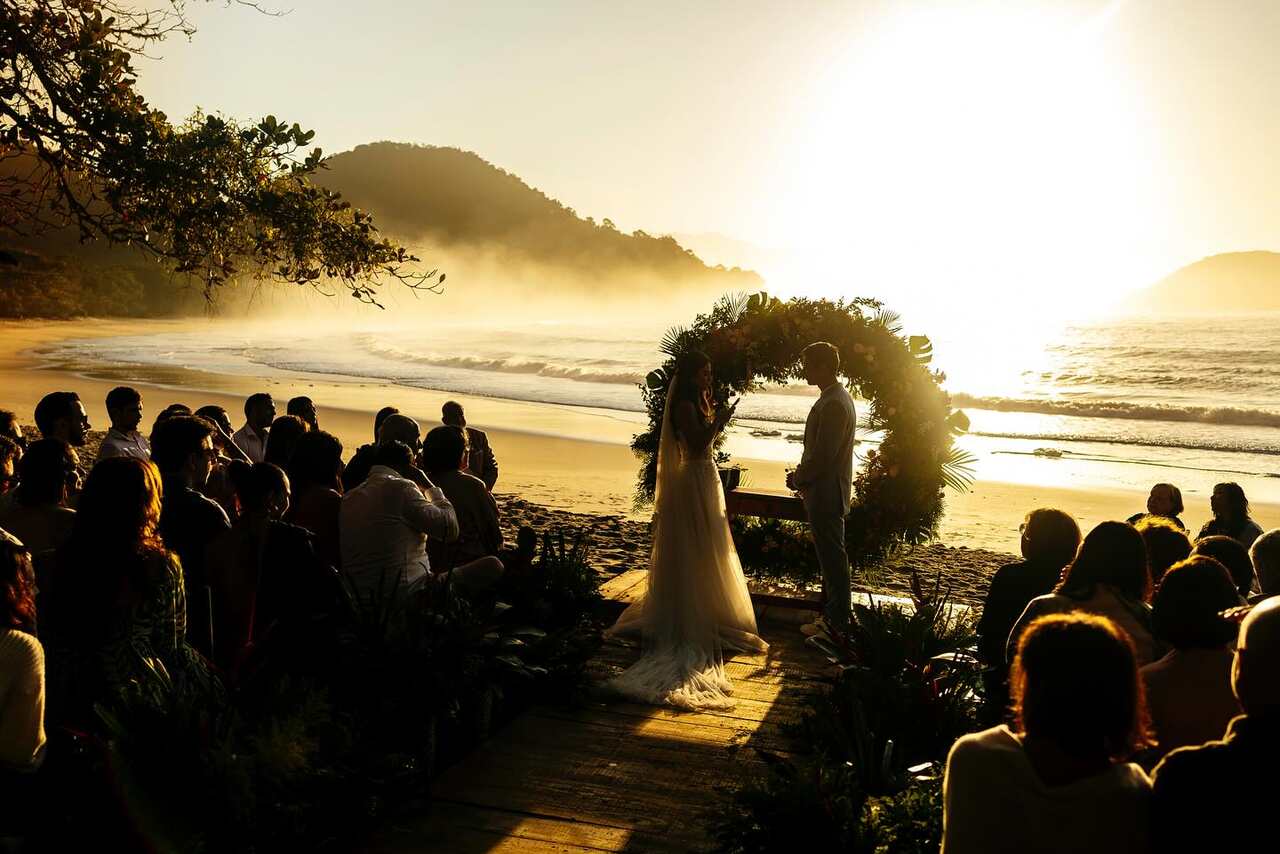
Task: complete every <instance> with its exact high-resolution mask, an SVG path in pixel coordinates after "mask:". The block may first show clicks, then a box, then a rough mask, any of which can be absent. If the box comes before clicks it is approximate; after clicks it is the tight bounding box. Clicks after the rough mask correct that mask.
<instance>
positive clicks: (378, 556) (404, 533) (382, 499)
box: [338, 416, 458, 605]
mask: <svg viewBox="0 0 1280 854" xmlns="http://www.w3.org/2000/svg"><path fill="white" fill-rule="evenodd" d="M393 417H395V416H393ZM388 420H389V419H388ZM338 519H339V538H340V542H341V543H342V572H343V574H344V575H346V577H347V578H348V579H349V580H350V582H351V584H352V587H353V588H354V591H355V594H356V597H357V600H358V601H359V602H360V603H361V605H365V604H367V603H381V602H382V601H384V599H385V597H387V596H391V595H399V594H401V593H403V592H405V591H407V590H409V589H410V588H412V587H414V586H416V585H419V584H421V583H423V581H424V580H425V579H426V578H427V574H428V572H429V571H430V561H429V560H428V558H427V537H435V538H438V539H441V540H445V541H451V540H455V539H457V538H458V517H457V515H456V514H455V513H454V510H453V505H452V504H450V503H449V499H448V498H445V495H444V492H442V491H441V490H440V489H438V488H437V487H436V486H435V485H434V484H432V483H431V481H429V480H428V479H427V477H426V475H425V474H423V473H422V471H421V470H420V469H419V468H418V467H417V465H416V464H415V462H414V454H413V452H412V451H411V450H410V449H409V446H408V445H406V444H404V443H403V442H399V441H391V442H384V443H382V444H380V445H379V446H378V455H377V456H376V457H375V458H374V465H373V468H372V469H371V470H370V471H369V476H368V477H367V478H365V481H364V483H362V484H360V485H359V486H357V487H356V488H355V489H353V490H351V491H350V492H347V493H345V494H344V495H343V496H342V507H341V508H340V510H339V515H338Z"/></svg>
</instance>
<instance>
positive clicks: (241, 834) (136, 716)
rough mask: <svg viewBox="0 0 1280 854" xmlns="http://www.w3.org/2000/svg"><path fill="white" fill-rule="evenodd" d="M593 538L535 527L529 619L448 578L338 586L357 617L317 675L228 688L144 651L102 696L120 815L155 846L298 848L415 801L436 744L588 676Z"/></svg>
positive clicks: (278, 667)
mask: <svg viewBox="0 0 1280 854" xmlns="http://www.w3.org/2000/svg"><path fill="white" fill-rule="evenodd" d="M588 554H589V548H588V541H587V538H586V536H585V535H580V536H578V537H576V538H575V539H574V540H573V542H572V544H568V543H566V541H565V537H564V536H563V535H562V534H560V533H558V532H557V533H555V534H548V535H546V536H544V538H543V552H542V555H541V558H540V560H539V563H538V567H537V569H538V573H537V577H538V578H539V579H540V581H539V583H538V584H537V585H536V588H535V592H536V594H537V596H538V601H540V602H543V603H546V608H545V609H544V610H543V611H542V614H543V616H544V617H545V618H546V619H545V621H543V622H542V623H541V624H539V623H538V621H536V620H534V619H532V616H531V615H532V613H533V611H534V610H535V609H533V608H530V607H527V603H522V604H520V605H517V606H516V607H512V606H511V605H508V604H506V603H503V602H500V601H496V600H494V599H492V598H489V599H485V598H482V597H481V598H472V599H466V598H463V597H462V596H460V595H458V594H457V593H456V592H455V591H454V589H453V587H452V585H450V584H449V583H447V581H446V579H445V578H444V577H437V578H435V579H432V580H429V581H428V583H426V584H423V585H421V586H418V587H416V588H415V589H414V590H412V591H410V592H408V593H407V594H406V593H403V592H401V588H400V584H399V581H400V578H399V576H398V575H397V576H391V575H389V576H388V577H387V578H385V579H383V582H382V583H381V584H379V585H378V587H377V589H375V590H372V591H369V592H368V593H367V594H365V595H356V594H355V593H354V591H348V592H349V594H350V595H351V598H352V599H353V603H354V606H355V607H354V608H353V615H354V617H353V621H352V622H351V623H350V624H349V625H346V626H344V627H342V628H341V629H340V630H339V635H340V641H341V642H340V643H337V644H336V645H335V648H336V650H337V651H336V653H335V655H334V657H333V659H332V660H331V661H328V662H327V666H326V667H325V668H324V670H323V672H322V673H321V674H320V675H319V676H318V677H317V678H316V681H315V682H310V681H305V680H300V679H296V678H294V677H292V676H290V675H288V674H290V673H291V668H290V662H289V661H270V662H267V663H266V664H265V665H264V666H263V667H261V668H260V669H258V670H256V671H254V673H253V674H251V675H250V676H249V677H248V678H247V679H246V680H242V681H241V682H240V683H239V684H238V685H237V686H236V691H235V692H234V693H233V694H231V695H230V696H226V695H224V694H223V692H222V691H221V690H220V689H219V683H217V682H216V681H215V680H211V679H209V678H208V677H207V674H205V673H204V672H203V671H202V670H200V669H199V668H195V669H193V670H192V672H191V673H190V674H188V673H186V672H184V673H183V674H180V675H179V676H178V677H176V678H171V677H170V675H169V673H168V672H166V671H165V669H164V667H163V665H160V664H158V663H156V662H148V663H147V665H146V667H145V668H143V669H142V671H141V676H140V678H138V679H137V680H136V681H135V682H133V683H132V684H130V685H129V686H127V687H126V688H125V690H123V691H122V692H120V693H119V696H117V697H115V698H113V699H112V700H111V701H110V702H105V703H102V704H100V705H99V706H98V707H97V710H98V714H99V717H100V719H101V720H102V723H103V736H104V740H105V742H106V744H107V759H108V764H109V766H110V767H109V769H108V771H109V773H108V774H106V775H105V776H107V777H109V778H110V779H112V780H115V781H118V783H117V789H118V790H117V791H116V793H115V795H116V799H118V800H119V802H120V803H121V804H122V805H123V807H124V809H125V811H126V817H127V819H128V820H129V823H130V824H131V825H132V826H135V827H137V828H139V832H140V833H142V834H143V835H144V836H145V837H146V838H147V840H148V841H149V842H150V843H152V844H153V845H154V846H155V847H156V848H157V849H159V850H184V851H188V850H189V851H251V850H300V849H302V848H307V847H317V846H319V845H320V844H321V843H325V842H327V843H330V844H331V843H333V842H334V841H335V840H346V841H349V840H351V839H352V838H353V836H354V835H358V834H359V833H360V832H361V831H362V830H363V829H365V828H367V827H368V826H369V824H370V822H372V821H376V820H377V819H379V818H381V817H382V816H383V815H385V814H386V813H387V812H388V811H391V810H396V809H401V808H406V807H410V806H413V805H414V804H415V802H420V801H421V800H422V799H423V798H425V797H426V791H427V786H426V784H427V782H428V780H429V778H430V776H431V774H432V772H433V770H434V769H435V768H436V767H439V756H441V755H442V756H444V757H445V758H446V759H454V758H457V757H460V756H461V755H464V754H465V753H466V752H468V751H469V750H471V749H472V748H474V746H475V745H476V743H477V742H478V741H479V740H480V739H483V738H484V737H486V735H487V733H488V732H489V731H490V728H491V726H492V724H493V721H494V719H495V717H497V716H499V715H510V714H514V713H515V711H517V710H518V709H519V708H520V707H521V706H520V705H518V703H527V702H532V701H535V700H539V699H543V698H546V697H550V696H554V697H557V698H561V699H563V698H566V697H572V696H573V695H575V694H580V693H581V692H582V690H583V688H584V682H585V676H584V670H585V665H586V662H587V660H588V659H589V658H590V657H591V656H592V655H593V654H594V652H595V650H596V649H597V648H598V647H599V643H600V627H599V625H598V623H597V622H596V621H595V618H594V615H593V613H592V611H593V609H594V606H595V604H596V603H597V602H598V600H599V581H598V577H597V575H596V573H595V572H594V571H592V570H591V569H590V567H589V565H588V563H587V556H588ZM276 649H283V647H277V648H276ZM268 654H270V653H268ZM277 654H278V653H277ZM281 674H285V675H281Z"/></svg>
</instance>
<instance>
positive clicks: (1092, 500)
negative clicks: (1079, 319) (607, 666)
mask: <svg viewBox="0 0 1280 854" xmlns="http://www.w3.org/2000/svg"><path fill="white" fill-rule="evenodd" d="M209 322H210V321H205V320H201V319H194V320H162V321H133V320H93V319H85V320H77V321H47V322H46V321H9V322H4V323H0V336H2V337H0V389H3V390H2V391H0V407H2V408H7V409H12V410H13V411H15V412H16V413H18V415H19V417H20V419H22V420H23V422H24V423H26V424H30V419H31V412H32V410H33V408H34V406H35V403H36V401H38V400H39V399H40V397H41V396H43V395H44V394H46V393H48V392H49V391H53V390H58V389H67V390H73V391H76V392H78V393H79V394H80V396H81V398H82V399H83V400H84V403H85V406H86V408H87V409H88V412H89V416H90V419H91V421H92V422H93V425H94V428H95V429H103V428H105V427H106V426H107V417H106V412H105V409H104V406H103V402H102V401H103V399H104V397H105V395H106V392H107V391H108V390H109V389H110V388H111V387H113V386H115V385H119V384H122V383H128V384H130V385H133V386H135V387H137V388H139V390H141V391H142V392H143V396H144V402H145V406H146V411H147V415H146V416H145V417H144V425H149V424H150V421H151V419H152V417H153V416H154V414H155V413H156V412H157V411H159V410H160V409H161V408H163V407H164V406H165V405H167V404H169V403H172V402H175V401H181V402H184V403H187V404H188V405H190V406H192V407H193V408H194V407H196V406H201V405H205V404H210V403H216V404H218V405H221V406H224V407H226V408H227V410H228V411H229V412H230V413H231V414H232V420H233V422H235V423H236V424H237V426H238V425H239V423H241V418H240V413H241V412H242V407H243V401H244V398H245V397H246V396H247V395H248V394H250V393H252V392H255V391H268V392H270V393H272V394H273V395H274V396H275V398H276V401H277V407H278V408H279V409H280V410H281V411H283V408H284V403H285V401H286V400H287V399H288V398H289V397H291V396H293V395H296V394H306V395H309V396H310V397H312V398H313V399H314V400H315V402H316V404H317V407H318V410H319V415H320V420H321V425H322V427H323V428H324V429H325V430H328V431H329V432H332V433H334V434H335V435H337V436H338V438H339V439H341V441H342V442H343V445H344V447H345V449H346V453H347V454H348V455H349V454H350V453H352V452H353V451H354V450H355V448H356V447H358V446H359V445H360V444H363V443H366V442H368V441H370V440H371V439H372V420H373V413H374V412H375V411H376V410H377V409H379V408H380V407H382V406H385V405H387V404H392V405H395V406H398V407H399V408H400V409H401V410H402V411H404V412H405V413H407V414H409V415H412V416H413V417H415V418H417V419H419V421H421V422H422V424H423V426H424V429H429V428H430V427H433V426H435V425H436V424H438V423H439V413H440V405H441V404H442V403H443V402H444V401H445V400H446V399H450V398H453V399H457V400H459V401H460V402H461V403H462V404H463V405H464V406H465V407H466V411H467V417H468V421H469V423H471V424H472V425H474V426H476V427H479V428H481V429H483V430H485V431H486V432H487V433H488V435H489V441H490V444H491V445H492V447H493V448H494V450H495V453H496V455H497V459H498V464H499V471H500V477H499V480H498V484H497V487H496V489H495V493H496V494H497V496H498V498H499V501H500V504H501V506H502V508H503V510H504V513H505V515H506V517H507V518H506V523H507V524H508V526H509V527H510V528H511V529H512V531H514V528H515V527H517V526H518V525H520V524H526V523H527V524H533V525H534V526H535V527H538V528H544V527H547V526H548V525H551V526H562V527H565V528H568V529H590V531H591V533H592V539H593V553H594V555H595V558H596V564H597V566H598V568H599V569H601V570H602V571H605V572H610V573H612V572H617V571H622V570H625V569H633V568H642V567H643V566H644V563H645V561H646V559H647V556H648V548H649V546H648V531H647V524H646V520H647V513H646V512H645V511H644V510H643V509H641V510H637V509H636V508H634V507H633V505H632V490H633V488H634V483H635V476H636V470H637V466H638V461H637V460H636V459H635V458H634V457H633V456H632V454H631V452H630V450H629V448H628V443H629V441H630V439H631V436H632V434H633V433H634V432H636V431H637V429H638V428H639V426H640V422H639V418H638V416H635V415H634V414H633V413H620V412H617V411H613V410H603V409H590V408H585V407H575V406H567V405H556V404H541V403H525V402H519V401H509V400H498V399H494V398H488V397H467V396H462V395H456V394H446V393H444V392H436V391H430V390H426V389H420V388H409V387H405V386H401V385H396V386H388V385H384V384H380V383H374V382H368V381H355V380H350V379H346V378H341V377H334V376H331V375H313V374H306V373H301V372H297V373H296V374H293V375H289V376H279V375H272V376H268V377H264V378H260V379H259V378H254V377H249V376H243V375H230V374H220V373H213V372H208V371H201V370H198V369H197V368H196V367H195V366H187V367H174V368H162V367H156V366H145V367H144V366H135V365H127V364H126V365H101V364H87V363H84V364H79V363H71V362H66V361H60V362H53V361H50V360H48V359H47V358H44V357H42V355H41V352H40V351H41V349H42V348H44V347H48V346H50V345H51V344H53V343H55V342H58V341H61V340H65V339H69V338H78V339H85V338H94V337H102V336H119V335H138V334H148V333H152V332H161V331H163V332H170V333H172V332H175V331H181V332H182V333H183V334H191V335H199V334H200V332H201V329H202V328H208V327H207V326H206V324H208V323H209ZM795 452H796V456H797V458H798V456H799V453H800V448H799V446H798V445H797V446H796V449H795ZM735 462H736V463H739V464H741V465H742V466H744V467H745V468H746V469H747V475H746V479H745V482H746V483H748V484H754V485H761V486H773V485H777V484H780V483H781V482H782V480H783V478H784V468H785V465H786V464H785V463H783V462H779V461H776V460H759V459H751V458H749V457H735ZM1026 464H1027V465H1029V466H1030V465H1052V462H1046V461H1040V460H1034V461H1032V460H1028V461H1027V463H1026ZM1187 498H1188V501H1187V503H1188V508H1187V512H1186V513H1185V514H1184V516H1183V519H1184V521H1185V522H1186V523H1187V524H1188V526H1189V527H1191V529H1192V530H1196V529H1197V528H1198V526H1199V525H1200V524H1201V523H1202V522H1203V521H1205V520H1206V519H1207V518H1208V506H1207V503H1208V502H1207V500H1205V499H1204V498H1203V497H1198V496H1197V497H1193V496H1188V497H1187ZM1145 499H1146V496H1145V493H1142V492H1137V491H1133V490H1123V489H1073V488H1070V487H1063V486H1057V485H1054V486H1036V485H1033V484H1027V483H1011V482H1005V481H1000V480H984V479H980V480H978V481H977V482H976V483H975V484H974V485H973V487H972V488H971V489H970V490H969V491H967V492H963V493H950V494H949V495H948V496H947V509H946V516H945V518H944V521H943V525H942V529H941V532H940V533H941V535H940V540H939V543H937V544H933V545H929V546H926V547H920V548H917V549H913V550H910V551H908V552H904V553H903V554H901V555H898V556H897V557H896V558H895V559H893V560H892V561H890V563H889V564H888V565H887V566H886V567H884V568H883V569H882V570H881V571H880V572H878V573H877V576H876V587H877V588H879V589H887V590H893V591H898V592H901V591H904V590H906V589H907V585H908V584H909V575H910V574H909V569H910V568H913V567H914V568H916V569H918V570H920V571H921V572H922V573H923V574H924V575H925V577H932V575H933V574H934V573H935V572H936V571H938V570H941V571H943V572H944V574H945V576H946V578H947V582H948V583H949V584H950V585H951V586H952V588H953V592H954V593H955V595H957V596H958V597H960V598H963V599H967V600H972V599H973V598H974V597H975V596H980V595H981V592H982V590H983V589H984V585H985V578H986V577H987V576H988V575H989V574H990V572H992V571H993V570H994V569H995V568H996V567H997V566H999V565H1000V564H1001V563H1003V562H1005V561H1007V560H1009V559H1011V556H1010V552H1012V551H1015V550H1016V549H1017V545H1018V524H1019V522H1020V521H1021V519H1022V517H1023V515H1024V514H1025V513H1026V512H1027V511H1028V510H1030V509H1032V508H1035V507H1045V506H1054V507H1060V508H1062V509H1064V510H1066V511H1067V512H1069V513H1071V514H1072V515H1073V516H1075V517H1076V519H1077V520H1078V521H1079V522H1080V525H1081V527H1082V529H1084V530H1086V531H1087V530H1088V529H1089V528H1090V527H1092V526H1093V525H1095V524H1097V523H1098V522H1100V521H1103V520H1106V519H1123V518H1126V517H1128V516H1129V515H1131V514H1133V513H1135V512H1138V511H1139V510H1141V509H1142V508H1143V507H1144V505H1145ZM1201 504H1203V505H1204V506H1199V505H1201ZM1254 516H1255V518H1257V519H1258V521H1259V522H1260V523H1261V524H1262V525H1263V527H1264V528H1269V527H1272V526H1274V525H1276V524H1280V506H1278V505H1274V504H1266V503H1255V504H1254Z"/></svg>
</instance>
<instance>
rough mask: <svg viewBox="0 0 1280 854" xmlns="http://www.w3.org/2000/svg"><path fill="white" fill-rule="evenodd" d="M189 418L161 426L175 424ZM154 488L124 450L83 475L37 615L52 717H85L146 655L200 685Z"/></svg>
mask: <svg viewBox="0 0 1280 854" xmlns="http://www.w3.org/2000/svg"><path fill="white" fill-rule="evenodd" d="M191 420H193V419H190V418H183V417H178V418H173V419H170V420H169V421H168V422H165V425H162V426H167V425H176V426H177V427H178V428H179V429H181V428H182V425H181V423H179V422H182V421H191ZM157 438H159V436H158V437H157ZM168 441H171V439H168V438H167V439H166V442H168ZM160 447H161V446H160V445H159V444H157V446H156V450H157V451H159V450H160ZM161 490H162V487H161V480H160V472H159V471H158V470H157V469H156V467H155V465H154V464H152V463H150V462H147V461H146V460H139V459H135V458H133V457H114V458H111V459H106V460H102V461H101V462H99V463H98V464H97V465H95V466H94V467H93V471H92V472H91V473H90V475H89V480H88V481H87V482H86V483H85V488H84V494H83V495H82V496H81V498H80V511H79V513H78V514H77V515H76V526H75V530H74V531H73V532H72V534H71V538H70V539H69V540H68V541H67V544H66V545H65V546H63V547H62V549H61V550H59V552H58V567H57V568H58V583H57V586H56V589H55V590H54V591H53V594H54V595H53V596H51V597H50V598H49V599H48V600H47V603H46V604H47V607H46V608H45V610H44V611H43V612H42V614H41V633H42V637H43V635H44V630H45V629H46V627H47V628H48V635H49V638H50V641H49V644H48V645H47V651H48V652H49V657H50V666H49V674H50V682H49V705H50V708H51V709H53V708H54V707H55V705H56V706H57V708H58V715H57V719H58V720H60V721H68V722H73V723H76V724H78V725H81V726H84V725H95V724H93V721H94V717H95V716H94V714H93V711H92V709H93V704H94V703H96V702H103V701H110V700H111V699H113V698H114V697H115V696H117V694H118V692H120V691H122V690H125V689H127V688H128V687H129V685H130V683H131V682H134V681H135V680H141V681H143V682H144V683H145V682H148V681H150V679H149V677H148V671H149V668H150V666H151V665H150V662H151V660H154V661H155V662H157V663H159V664H160V665H163V667H164V669H165V670H167V671H168V673H169V676H170V677H171V679H172V680H173V683H174V685H175V687H176V688H177V689H178V690H181V691H185V690H197V689H200V688H201V686H204V687H207V686H208V672H207V670H206V668H205V665H204V662H203V660H202V659H201V658H200V656H199V655H198V654H196V652H195V651H194V650H192V649H191V647H190V646H188V645H187V641H186V634H187V597H186V587H185V585H184V584H183V573H182V567H181V566H180V565H179V563H178V558H177V556H176V555H174V554H173V553H172V552H170V551H169V550H168V549H166V548H165V544H164V541H163V540H161V538H160V534H159V525H160V513H161V511H160V496H161ZM55 656H56V659H55ZM55 674H56V679H55V678H54V675H55Z"/></svg>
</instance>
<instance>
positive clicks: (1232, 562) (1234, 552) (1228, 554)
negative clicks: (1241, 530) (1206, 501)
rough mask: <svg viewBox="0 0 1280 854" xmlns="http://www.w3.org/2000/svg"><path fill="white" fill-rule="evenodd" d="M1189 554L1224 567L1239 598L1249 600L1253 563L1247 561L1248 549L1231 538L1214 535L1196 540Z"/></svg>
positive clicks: (1251, 589) (1251, 590) (1251, 588)
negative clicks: (1208, 559) (1209, 559)
mask: <svg viewBox="0 0 1280 854" xmlns="http://www.w3.org/2000/svg"><path fill="white" fill-rule="evenodd" d="M1191 553H1192V554H1196V555H1204V556H1205V557H1211V558H1213V559H1214V560H1216V561H1217V562H1218V563H1220V564H1222V565H1223V566H1225V567H1226V568H1227V572H1228V573H1230V574H1231V580H1232V581H1233V582H1234V583H1235V585H1236V590H1238V591H1239V592H1240V595H1241V597H1243V598H1245V599H1248V598H1249V594H1251V593H1252V592H1253V562H1252V561H1250V560H1249V549H1248V547H1246V546H1242V545H1240V542H1239V541H1238V540H1235V539H1232V538H1231V537H1224V536H1222V535H1221V534H1215V535H1214V536H1212V537H1202V538H1201V539H1198V540H1196V544H1195V545H1194V546H1192V548H1191Z"/></svg>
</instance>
